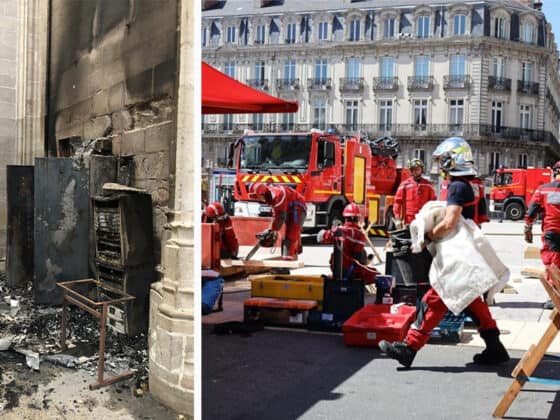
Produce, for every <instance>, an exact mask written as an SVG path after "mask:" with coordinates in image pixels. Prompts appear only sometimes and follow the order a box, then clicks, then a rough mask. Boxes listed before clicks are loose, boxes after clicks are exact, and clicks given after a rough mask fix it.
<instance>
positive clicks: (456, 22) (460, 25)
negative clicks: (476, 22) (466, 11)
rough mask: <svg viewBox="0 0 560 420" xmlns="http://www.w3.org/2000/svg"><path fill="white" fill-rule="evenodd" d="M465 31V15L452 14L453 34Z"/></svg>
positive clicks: (461, 33) (462, 33) (460, 33)
mask: <svg viewBox="0 0 560 420" xmlns="http://www.w3.org/2000/svg"><path fill="white" fill-rule="evenodd" d="M466 33H467V16H466V15H463V14H458V15H455V16H453V35H465V34H466Z"/></svg>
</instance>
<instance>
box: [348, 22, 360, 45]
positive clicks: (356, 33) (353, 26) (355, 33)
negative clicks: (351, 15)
mask: <svg viewBox="0 0 560 420" xmlns="http://www.w3.org/2000/svg"><path fill="white" fill-rule="evenodd" d="M348 40H349V41H359V40H360V19H357V18H356V19H353V20H351V21H350V34H349V37H348Z"/></svg>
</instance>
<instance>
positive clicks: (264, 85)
mask: <svg viewBox="0 0 560 420" xmlns="http://www.w3.org/2000/svg"><path fill="white" fill-rule="evenodd" d="M247 84H248V85H249V86H251V87H253V88H255V89H260V90H268V79H248V80H247Z"/></svg>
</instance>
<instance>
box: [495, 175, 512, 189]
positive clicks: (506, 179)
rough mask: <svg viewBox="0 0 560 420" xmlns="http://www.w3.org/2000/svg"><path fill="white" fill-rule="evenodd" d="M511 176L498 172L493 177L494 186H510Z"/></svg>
mask: <svg viewBox="0 0 560 420" xmlns="http://www.w3.org/2000/svg"><path fill="white" fill-rule="evenodd" d="M511 180H512V175H511V173H509V172H500V173H497V174H496V175H494V185H495V186H497V185H509V184H511Z"/></svg>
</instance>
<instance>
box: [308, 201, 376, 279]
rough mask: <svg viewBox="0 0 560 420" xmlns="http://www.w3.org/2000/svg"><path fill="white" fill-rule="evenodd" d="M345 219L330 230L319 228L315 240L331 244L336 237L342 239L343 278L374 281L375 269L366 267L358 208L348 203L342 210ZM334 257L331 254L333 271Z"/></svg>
mask: <svg viewBox="0 0 560 420" xmlns="http://www.w3.org/2000/svg"><path fill="white" fill-rule="evenodd" d="M342 216H343V217H344V219H345V222H344V225H342V226H336V227H334V228H332V229H330V230H321V231H319V233H318V234H317V242H318V243H325V244H332V243H335V241H336V239H337V238H341V239H342V269H343V274H342V275H343V277H344V278H359V279H361V280H363V281H364V282H365V283H366V284H370V283H373V282H374V281H375V275H376V273H377V271H376V270H375V269H373V268H369V267H366V266H365V264H367V262H368V256H367V255H366V251H365V245H366V236H365V234H364V232H363V231H362V229H360V225H359V222H360V209H359V207H358V206H357V205H356V204H354V203H350V204H348V205H347V206H346V207H345V208H344V211H343V212H342ZM334 263H335V262H334V257H333V255H331V260H330V265H331V270H332V271H333V273H335V271H336V270H335V267H334Z"/></svg>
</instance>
